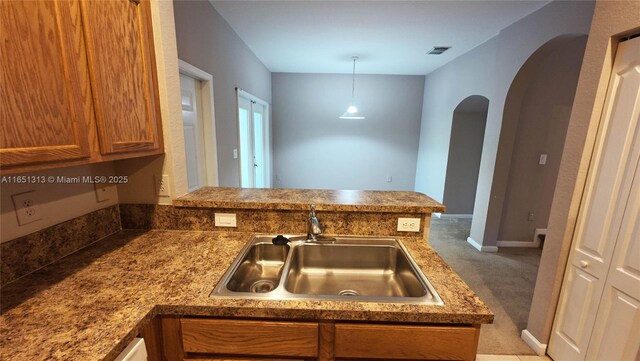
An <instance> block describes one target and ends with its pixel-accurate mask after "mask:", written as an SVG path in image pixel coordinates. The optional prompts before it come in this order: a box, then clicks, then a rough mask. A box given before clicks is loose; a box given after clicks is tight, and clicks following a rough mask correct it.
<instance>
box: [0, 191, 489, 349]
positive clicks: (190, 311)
mask: <svg viewBox="0 0 640 361" xmlns="http://www.w3.org/2000/svg"><path fill="white" fill-rule="evenodd" d="M310 204H316V207H317V210H318V218H319V219H320V221H321V222H322V224H323V226H324V227H325V233H327V234H339V235H361V236H373V235H375V236H390V237H393V238H395V239H398V240H400V241H401V242H402V243H403V244H404V246H405V247H406V248H407V250H408V251H409V253H410V255H411V257H412V258H413V259H414V260H415V262H416V264H417V265H418V266H419V267H420V269H421V270H422V272H423V273H424V274H425V275H426V277H427V278H428V279H429V281H430V282H431V284H432V285H433V286H434V288H435V289H436V290H437V292H438V293H439V295H440V297H441V298H442V300H443V302H444V305H420V304H411V303H375V302H358V301H352V300H345V301H342V300H322V301H318V300H278V299H261V300H256V299H247V298H242V297H238V298H229V297H210V293H211V291H212V290H213V289H214V287H215V286H216V284H217V283H218V282H219V280H220V278H221V277H222V275H223V274H224V273H225V271H226V270H227V268H228V267H229V265H230V264H231V263H232V261H233V260H234V258H235V257H236V256H237V255H238V254H239V252H240V251H241V249H242V248H243V246H244V245H245V244H246V242H247V241H248V240H249V239H250V238H251V235H252V234H254V233H273V234H278V233H287V234H288V233H292V234H297V233H300V234H301V233H304V232H305V217H306V215H307V212H308V207H309V205H310ZM114 208H115V209H114V210H113V211H115V212H117V213H118V214H119V218H118V219H117V222H120V227H121V228H122V230H120V231H117V232H115V233H114V234H112V235H110V236H108V237H106V238H104V239H101V240H100V241H98V242H95V243H93V244H91V245H89V246H87V247H85V248H83V249H81V250H79V251H77V252H75V253H73V254H71V255H69V256H67V257H64V258H62V259H60V260H57V261H56V262H54V263H52V264H49V265H48V266H46V267H44V268H41V269H39V270H37V271H35V272H32V273H30V274H28V275H26V276H23V277H21V278H18V279H16V280H13V281H11V282H8V283H6V284H5V285H4V286H3V287H2V295H1V296H2V315H1V316H0V329H1V330H2V335H3V337H2V338H1V339H0V356H1V357H2V359H7V360H9V359H10V360H113V359H114V358H115V357H116V355H118V353H119V352H120V351H122V350H123V349H124V348H125V346H126V345H127V344H128V343H129V342H130V341H131V340H132V339H133V338H134V337H136V336H138V335H141V336H143V337H144V338H145V342H146V344H147V350H148V352H149V359H150V360H155V359H160V358H161V357H165V358H166V359H169V360H173V359H189V358H192V359H195V358H197V359H200V360H202V359H218V360H220V359H223V358H226V359H229V358H235V359H239V358H243V359H251V358H253V359H258V358H262V359H264V358H265V357H287V358H291V357H293V358H297V359H305V360H307V359H318V360H329V359H336V358H337V359H340V358H354V359H357V358H361V359H366V358H372V357H371V356H367V355H366V354H365V352H366V351H367V350H363V349H359V348H358V347H357V345H358V344H362V345H367V344H368V345H369V346H367V347H369V348H371V349H375V348H376V347H378V348H384V350H382V351H380V350H378V354H377V356H376V357H377V358H380V359H385V358H386V359H399V358H405V359H409V358H414V359H415V358H416V355H423V356H420V357H419V358H422V359H428V358H429V357H432V358H434V359H435V358H438V357H440V358H441V357H442V356H441V355H442V352H453V353H449V354H448V355H449V356H451V357H452V358H454V359H461V360H462V359H465V360H466V359H469V360H470V359H472V357H473V355H475V350H476V347H477V338H478V335H479V327H480V325H481V324H485V323H491V322H492V321H493V314H492V313H491V312H490V311H489V309H488V308H487V307H486V305H485V304H484V303H483V302H482V301H481V300H479V299H478V297H477V296H476V295H475V294H474V293H473V291H472V290H471V289H469V287H468V286H467V285H466V284H465V283H464V282H463V281H462V280H461V279H460V278H459V276H458V275H457V274H456V273H455V272H454V271H453V270H452V269H451V268H450V267H449V266H448V265H447V264H446V263H445V262H444V261H443V260H442V258H440V256H439V255H438V254H437V253H436V252H434V251H433V249H431V247H430V246H429V245H428V243H427V242H426V241H425V238H427V237H428V221H429V219H430V215H431V213H432V212H441V211H444V207H443V206H442V205H440V204H439V203H437V202H435V201H433V200H432V199H430V198H429V197H426V196H424V195H422V194H419V193H414V192H370V191H304V190H247V189H234V188H204V189H201V190H198V191H196V192H194V193H192V194H189V195H186V196H184V197H181V198H178V199H176V200H174V205H164V206H163V205H138V204H120V205H119V206H115V207H114ZM223 212H224V213H235V214H236V216H237V219H236V220H237V222H236V227H216V226H215V221H214V220H215V213H223ZM416 214H417V215H419V217H420V219H421V220H423V221H422V222H421V223H420V224H421V225H420V227H421V230H420V232H402V231H398V230H397V218H398V217H399V216H400V215H401V216H403V217H405V216H406V217H414V216H415V215H416ZM63 225H64V224H63ZM63 225H62V226H63ZM58 226H60V225H58ZM86 226H87V227H91V226H92V224H87V225H86ZM49 236H51V234H49ZM55 236H56V235H55V234H54V235H53V237H55ZM39 251H40V252H43V250H39ZM3 262H4V260H3ZM4 267H5V266H4V265H3V271H4ZM275 328H279V330H280V331H279V333H278V334H279V335H281V337H280V338H276V339H273V340H269V341H268V342H267V341H265V340H264V339H261V338H260V337H263V336H265V335H269V332H270V331H269V330H274V329H275ZM225 332H226V333H225ZM252 332H253V333H252ZM239 335H247V337H248V338H249V339H248V340H247V339H246V338H245V339H244V340H242V339H239V338H238V336H239ZM380 335H382V336H384V337H393V338H394V340H397V341H396V343H395V344H394V345H392V344H390V343H388V342H387V343H382V342H379V340H380V337H381V336H380ZM409 336H411V337H409ZM221 340H227V341H228V342H224V343H222V344H221V343H220V342H221ZM229 340H235V341H233V342H231V341H229ZM314 340H315V341H314ZM403 340H404V341H403ZM433 340H441V341H442V343H444V344H445V346H446V344H449V345H456V347H455V349H454V350H453V351H449V350H448V349H447V350H445V349H443V348H441V349H438V347H440V346H437V345H438V344H441V343H439V342H435V343H433V344H431V341H433ZM236 341H237V342H236ZM238 342H240V344H239V343H238ZM242 342H246V343H247V344H246V345H245V346H244V348H242V349H238V348H236V349H234V348H233V347H239V346H241V344H242ZM265 342H266V343H265ZM314 342H315V343H314ZM251 344H253V345H256V344H257V345H258V346H259V347H257V348H256V347H250V345H251ZM409 344H411V345H412V347H408V345H409ZM207 345H209V346H207ZM211 345H213V346H211ZM220 345H224V347H223V348H219V346H220ZM269 345H271V346H273V347H269ZM278 345H280V346H282V345H285V346H283V347H276V346H278ZM434 345H436V346H434ZM416 346H417V347H416ZM211 347H213V348H211ZM216 347H218V348H216ZM433 347H435V349H434V348H433ZM442 347H444V346H442ZM216 350H217V351H216ZM383 351H384V352H387V351H388V352H387V353H386V354H385V353H384V352H383ZM270 352H271V353H270ZM397 352H400V354H398V353H397ZM430 352H431V354H430ZM438 352H440V353H438ZM429 355H432V356H429ZM439 355H440V356H439Z"/></svg>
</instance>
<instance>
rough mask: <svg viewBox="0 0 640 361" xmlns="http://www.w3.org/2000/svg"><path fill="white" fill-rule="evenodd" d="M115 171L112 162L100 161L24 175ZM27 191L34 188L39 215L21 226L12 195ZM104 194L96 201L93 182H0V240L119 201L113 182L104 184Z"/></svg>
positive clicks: (74, 175) (106, 174)
mask: <svg viewBox="0 0 640 361" xmlns="http://www.w3.org/2000/svg"><path fill="white" fill-rule="evenodd" d="M114 174H115V170H114V166H113V163H101V164H93V165H85V166H79V167H68V168H61V169H52V170H47V171H42V172H35V173H28V174H27V175H29V176H37V177H40V176H44V177H45V178H49V177H56V178H57V177H58V176H67V177H76V176H109V175H114ZM28 191H36V194H35V198H36V200H37V201H38V203H39V206H40V213H41V216H42V219H41V220H38V221H35V222H33V223H28V224H25V225H23V226H20V225H18V218H17V217H16V214H15V208H14V205H13V200H12V198H11V196H12V195H14V194H18V193H24V192H28ZM105 196H106V197H107V198H108V199H107V200H105V201H103V202H98V201H97V199H96V193H95V190H94V186H93V184H90V183H84V184H82V183H80V184H64V183H57V182H48V183H45V184H24V183H23V184H18V183H10V184H9V183H5V184H2V192H0V212H1V213H0V224H2V227H0V242H6V241H10V240H12V239H15V238H18V237H21V236H24V235H27V234H29V233H33V232H35V231H38V230H41V229H43V228H46V227H50V226H53V225H55V224H58V223H61V222H64V221H67V220H70V219H72V218H75V217H79V216H81V215H83V214H86V213H89V212H93V211H95V210H98V209H102V208H106V207H109V206H112V205H114V204H118V192H117V190H116V186H114V185H113V186H108V187H106V191H105Z"/></svg>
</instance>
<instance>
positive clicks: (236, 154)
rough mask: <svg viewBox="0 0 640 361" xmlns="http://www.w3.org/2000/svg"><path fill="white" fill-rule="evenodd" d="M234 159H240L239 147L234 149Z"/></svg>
mask: <svg viewBox="0 0 640 361" xmlns="http://www.w3.org/2000/svg"><path fill="white" fill-rule="evenodd" d="M233 159H238V150H237V149H234V150H233Z"/></svg>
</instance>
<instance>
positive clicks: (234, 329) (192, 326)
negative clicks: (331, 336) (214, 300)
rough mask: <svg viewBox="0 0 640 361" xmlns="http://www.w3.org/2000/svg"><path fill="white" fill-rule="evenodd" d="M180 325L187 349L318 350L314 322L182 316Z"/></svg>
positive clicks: (311, 353)
mask: <svg viewBox="0 0 640 361" xmlns="http://www.w3.org/2000/svg"><path fill="white" fill-rule="evenodd" d="M181 327H182V344H183V346H184V351H185V352H187V353H207V354H218V355H256V356H289V357H313V358H315V357H317V354H318V324H317V323H315V322H280V321H248V320H232V319H198V318H184V319H182V320H181Z"/></svg>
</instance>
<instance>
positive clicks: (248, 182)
mask: <svg viewBox="0 0 640 361" xmlns="http://www.w3.org/2000/svg"><path fill="white" fill-rule="evenodd" d="M237 92H238V138H239V139H238V144H239V145H240V152H239V153H240V154H239V157H238V158H239V161H240V167H239V169H240V187H242V188H271V186H272V180H271V164H272V160H271V159H272V155H271V123H270V121H269V104H268V103H267V102H265V101H264V100H261V99H260V98H257V97H255V96H253V95H251V94H249V93H247V92H245V91H243V90H241V89H238V90H237Z"/></svg>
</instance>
